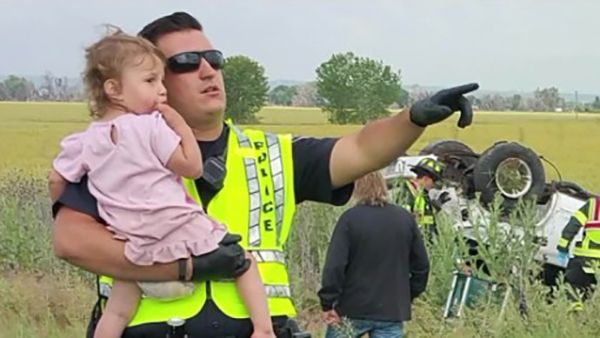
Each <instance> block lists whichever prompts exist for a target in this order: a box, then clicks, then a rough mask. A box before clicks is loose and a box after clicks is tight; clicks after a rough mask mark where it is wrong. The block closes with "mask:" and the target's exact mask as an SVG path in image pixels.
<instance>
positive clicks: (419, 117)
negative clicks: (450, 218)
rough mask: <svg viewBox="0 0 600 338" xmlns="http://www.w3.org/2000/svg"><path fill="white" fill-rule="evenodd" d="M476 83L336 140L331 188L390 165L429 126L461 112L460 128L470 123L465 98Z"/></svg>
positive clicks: (434, 97) (471, 114)
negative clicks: (456, 112)
mask: <svg viewBox="0 0 600 338" xmlns="http://www.w3.org/2000/svg"><path fill="white" fill-rule="evenodd" d="M477 88H479V85H477V84H476V83H471V84H466V85H462V86H458V87H453V88H448V89H444V90H441V91H439V92H437V93H435V94H434V95H433V96H431V97H428V98H425V99H423V100H419V101H417V102H415V104H414V105H413V106H412V107H411V108H410V109H405V110H404V111H402V112H400V113H399V114H397V115H395V116H392V117H388V118H383V119H380V120H377V121H373V122H370V123H368V124H367V125H366V126H364V127H363V128H362V129H361V130H360V131H358V132H357V133H354V134H351V135H348V136H345V137H342V138H341V139H339V140H338V141H337V142H336V144H335V146H334V147H333V151H332V153H331V160H330V162H329V170H330V173H331V182H332V184H333V186H334V187H341V186H344V185H346V184H348V183H351V182H354V181H355V180H356V179H357V178H359V177H361V176H363V175H365V174H367V173H369V172H371V171H374V170H377V169H381V168H383V167H385V166H386V165H388V164H390V163H391V162H392V161H393V160H394V159H396V158H397V157H398V156H401V155H403V154H405V153H406V151H407V150H408V148H409V147H410V146H411V145H412V144H413V142H415V140H416V139H417V138H418V137H419V136H420V135H421V133H423V131H424V130H425V129H424V128H425V127H426V126H428V125H431V124H434V123H438V122H440V121H443V120H444V119H446V118H448V117H449V116H451V115H452V114H453V113H454V112H455V111H460V119H459V121H458V125H459V127H466V126H468V125H469V124H471V122H472V120H473V109H472V107H471V103H470V102H469V101H468V100H467V98H466V97H465V96H464V95H465V94H467V93H469V92H471V91H474V90H476V89H477Z"/></svg>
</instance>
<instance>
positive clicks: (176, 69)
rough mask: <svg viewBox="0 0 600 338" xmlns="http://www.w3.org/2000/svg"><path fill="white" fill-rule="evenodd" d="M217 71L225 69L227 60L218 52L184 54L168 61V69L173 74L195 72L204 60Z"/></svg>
mask: <svg viewBox="0 0 600 338" xmlns="http://www.w3.org/2000/svg"><path fill="white" fill-rule="evenodd" d="M203 58H204V59H205V60H206V62H208V64H209V65H210V66H211V67H212V68H213V69H215V70H219V69H221V68H223V64H224V62H225V60H224V59H223V54H221V52H219V51H218V50H208V51H205V52H184V53H180V54H177V55H174V56H172V57H170V58H169V60H168V67H169V70H171V71H172V72H173V73H188V72H193V71H195V70H197V69H198V67H200V64H201V63H202V59H203Z"/></svg>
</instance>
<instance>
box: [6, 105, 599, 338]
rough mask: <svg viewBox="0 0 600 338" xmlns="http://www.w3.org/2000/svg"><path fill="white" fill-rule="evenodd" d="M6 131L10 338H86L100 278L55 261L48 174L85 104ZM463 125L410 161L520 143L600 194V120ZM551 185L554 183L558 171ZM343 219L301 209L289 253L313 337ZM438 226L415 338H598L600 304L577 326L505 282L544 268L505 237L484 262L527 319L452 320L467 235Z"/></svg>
mask: <svg viewBox="0 0 600 338" xmlns="http://www.w3.org/2000/svg"><path fill="white" fill-rule="evenodd" d="M0 121H2V122H0V154H1V156H2V160H1V162H0V291H1V292H2V293H1V294H0V338H5V337H6V338H9V337H10V338H15V337H18V338H25V337H27V338H29V337H56V338H58V337H82V336H83V333H84V332H85V325H86V323H87V318H88V314H89V311H90V310H91V305H92V304H93V301H94V291H93V287H94V284H93V278H92V276H91V275H90V274H88V273H85V272H82V271H81V270H79V269H77V268H74V267H72V266H70V265H68V264H66V263H64V262H61V261H59V260H58V259H56V258H55V257H54V255H53V253H52V243H51V227H50V224H51V222H52V220H51V215H50V202H49V200H48V198H47V196H46V193H45V191H46V187H45V174H46V172H47V170H48V168H49V165H50V161H51V159H52V157H53V156H54V155H55V154H56V153H57V151H58V142H59V140H60V139H61V138H62V137H63V136H65V135H67V134H68V133H71V132H74V131H79V130H83V129H84V128H85V127H86V125H87V123H88V122H89V117H88V116H87V113H86V107H85V105H83V104H75V103H2V102H0ZM260 122H261V124H260V125H256V126H252V127H256V128H261V129H265V130H268V131H273V132H285V133H293V134H298V135H306V136H339V135H344V134H347V133H351V132H354V131H356V130H358V128H360V126H337V125H330V124H328V123H327V119H326V116H324V115H323V114H322V113H321V112H320V111H319V110H318V109H311V108H279V107H268V108H265V109H263V110H262V111H261V112H260ZM455 122H456V120H451V121H447V122H444V123H441V124H439V125H436V126H434V127H431V128H429V129H428V130H427V131H426V133H425V134H424V135H423V137H421V138H420V139H419V141H418V142H417V143H416V144H415V145H414V146H413V148H412V149H411V150H410V152H417V151H418V150H419V149H421V148H422V147H424V146H425V145H426V144H427V143H429V142H431V141H434V140H438V139H449V138H451V139H458V140H461V141H463V142H465V143H467V144H469V145H471V146H472V147H473V148H474V149H475V150H477V151H483V150H484V149H486V148H487V147H488V146H490V145H491V144H493V143H494V142H495V141H497V140H516V141H519V142H521V143H523V144H525V145H527V146H529V147H531V148H533V149H534V150H535V151H536V152H537V153H538V154H541V155H543V156H544V157H546V158H547V159H549V160H551V161H552V162H553V163H554V164H555V165H557V166H558V167H559V168H560V170H561V173H562V176H563V178H566V179H570V180H574V181H578V182H579V183H581V184H582V185H584V186H585V187H586V188H588V189H589V190H592V191H597V192H598V191H600V177H598V175H596V168H597V167H598V165H600V158H597V157H595V156H594V155H595V149H596V148H597V147H598V146H599V145H600V137H597V136H596V135H597V134H596V129H597V128H598V127H600V115H585V114H580V115H572V114H549V113H548V114H546V113H495V112H477V113H476V117H475V121H474V124H473V126H472V127H469V128H467V129H465V130H460V129H458V128H457V127H455ZM547 176H549V178H550V179H552V178H556V175H555V174H554V173H553V171H552V170H551V169H550V168H549V167H548V166H547ZM342 211H343V208H334V207H329V206H324V205H317V204H311V203H303V204H302V205H300V207H299V209H298V212H297V215H296V218H295V222H294V226H295V230H294V231H293V232H292V233H291V237H290V241H289V243H288V244H289V245H288V247H287V250H288V261H289V262H290V263H289V265H290V267H289V268H290V280H291V283H292V292H293V295H294V300H295V302H296V306H297V308H298V309H299V310H300V313H299V319H300V321H301V323H302V324H303V325H304V326H305V327H309V328H310V329H311V331H312V332H314V333H315V335H314V336H313V337H320V336H321V333H322V332H323V325H322V324H321V323H320V320H319V314H320V313H319V304H318V299H317V297H316V290H317V289H318V288H319V284H320V272H321V269H322V264H323V259H324V254H325V251H326V248H327V243H328V241H329V236H330V234H331V230H332V226H333V225H334V224H335V221H336V220H337V217H338V216H339V215H340V213H341V212H342ZM521 216H522V215H521ZM515 222H516V223H513V224H517V223H523V225H522V227H523V228H525V227H527V226H532V224H533V222H528V221H527V217H525V216H522V217H520V218H519V219H518V220H516V221H515ZM490 223H491V224H495V222H493V221H492V222H490ZM439 224H441V226H440V235H439V240H437V242H436V244H435V245H433V246H430V247H429V248H428V250H429V255H430V259H431V262H432V267H431V273H430V282H429V285H428V290H427V292H426V294H425V296H424V297H422V298H420V299H418V300H417V301H416V303H415V306H414V314H413V320H412V321H411V322H410V323H409V324H408V325H407V330H408V333H409V337H411V338H413V337H419V338H420V337H503V338H504V337H506V338H512V337H532V338H533V337H535V338H547V337H556V338H562V337H570V336H574V335H577V336H578V337H597V336H598V334H597V327H598V326H599V325H600V317H599V316H598V315H597V314H598V313H599V311H600V295H598V294H597V295H596V296H595V298H593V299H592V300H591V301H590V302H589V305H586V307H585V309H584V311H583V312H580V313H575V314H570V313H568V311H567V308H568V305H569V304H568V303H567V302H566V300H565V299H566V298H565V297H563V296H564V294H562V293H561V294H559V296H558V297H557V301H555V303H553V304H548V303H547V302H546V298H545V297H546V293H547V289H544V288H542V287H540V285H539V284H537V283H536V282H535V281H534V280H533V279H528V278H522V277H523V275H520V276H521V277H518V276H517V277H518V278H516V277H514V276H513V277H510V278H512V279H510V278H509V277H507V276H508V274H507V272H509V271H512V269H513V265H512V264H513V262H516V263H515V264H516V265H517V266H518V268H519V269H521V270H519V271H526V272H530V271H536V269H537V268H539V267H538V266H537V264H535V263H532V262H531V259H530V258H531V257H532V256H533V255H532V252H535V250H536V247H535V246H534V244H533V241H531V242H527V243H528V244H525V245H522V246H521V245H506V243H507V242H508V240H509V239H508V238H507V237H503V236H506V235H502V234H501V235H499V236H500V237H498V238H492V236H490V243H489V244H490V248H489V252H488V253H487V256H485V257H482V258H483V259H485V261H486V262H489V264H490V267H493V268H494V271H496V272H497V274H495V278H498V279H499V280H503V281H506V282H508V283H511V285H513V286H516V287H518V288H519V290H520V291H521V292H522V295H523V297H525V298H526V299H527V304H528V308H529V311H528V315H527V316H521V315H519V313H518V311H517V309H518V306H519V299H518V298H517V297H513V298H511V300H510V304H509V307H508V308H507V309H506V310H505V311H501V310H500V308H499V307H498V306H495V305H494V304H490V305H487V306H482V307H479V308H477V310H473V311H469V312H468V313H467V314H466V315H465V317H464V318H461V319H455V320H453V321H444V320H442V318H441V311H442V308H443V305H444V301H445V296H446V295H447V293H448V291H449V285H450V278H451V273H452V271H453V269H454V267H453V262H454V258H453V256H452V254H450V253H451V252H453V250H454V248H455V247H454V243H456V241H455V238H456V236H457V234H456V233H453V232H452V231H453V230H452V227H450V226H447V227H446V226H444V224H447V223H444V221H443V220H440V223H439ZM527 224H529V225H527ZM490 233H494V232H490ZM496 233H499V232H496ZM536 245H537V244H536ZM523 258H525V259H523ZM511 276H512V275H511ZM597 277H599V278H600V275H598V276H597ZM561 292H563V291H561Z"/></svg>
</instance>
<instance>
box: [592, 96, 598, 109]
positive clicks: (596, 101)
mask: <svg viewBox="0 0 600 338" xmlns="http://www.w3.org/2000/svg"><path fill="white" fill-rule="evenodd" d="M592 108H594V110H600V97H598V96H596V98H594V102H592Z"/></svg>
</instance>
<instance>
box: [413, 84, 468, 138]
mask: <svg viewBox="0 0 600 338" xmlns="http://www.w3.org/2000/svg"><path fill="white" fill-rule="evenodd" d="M477 88H479V85H478V84H477V83H469V84H466V85H462V86H458V87H452V88H448V89H444V90H440V91H439V92H437V93H435V94H433V96H430V97H428V98H425V99H422V100H419V101H417V102H415V103H414V104H413V105H412V107H410V120H411V121H412V123H414V124H416V125H417V126H419V127H427V126H428V125H430V124H434V123H438V122H440V121H443V120H445V119H446V118H447V117H448V116H450V115H452V113H453V112H455V111H457V110H460V119H459V120H458V126H459V127H461V128H464V127H466V126H468V125H470V124H471V122H472V121H473V107H472V106H471V103H470V102H469V100H468V99H467V98H466V97H464V94H467V93H469V92H472V91H474V90H476V89H477Z"/></svg>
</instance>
